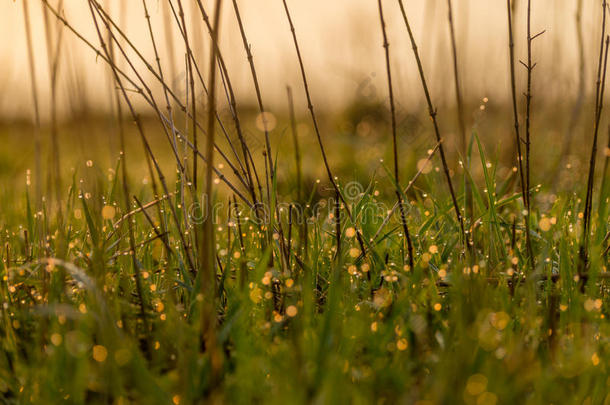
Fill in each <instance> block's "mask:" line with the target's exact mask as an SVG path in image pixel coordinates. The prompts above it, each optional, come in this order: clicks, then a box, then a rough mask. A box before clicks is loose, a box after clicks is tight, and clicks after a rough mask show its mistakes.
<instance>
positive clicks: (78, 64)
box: [0, 0, 600, 120]
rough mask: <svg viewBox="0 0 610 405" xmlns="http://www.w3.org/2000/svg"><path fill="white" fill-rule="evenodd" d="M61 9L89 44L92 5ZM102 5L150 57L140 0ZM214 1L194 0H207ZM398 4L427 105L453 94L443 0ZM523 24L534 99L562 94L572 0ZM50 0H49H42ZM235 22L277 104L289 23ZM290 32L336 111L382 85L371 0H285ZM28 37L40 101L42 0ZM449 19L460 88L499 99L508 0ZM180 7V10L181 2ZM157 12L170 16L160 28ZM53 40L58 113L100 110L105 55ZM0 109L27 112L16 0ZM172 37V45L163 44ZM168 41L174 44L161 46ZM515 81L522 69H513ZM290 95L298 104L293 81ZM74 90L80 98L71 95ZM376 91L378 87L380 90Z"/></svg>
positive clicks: (259, 5)
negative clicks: (416, 52) (421, 71)
mask: <svg viewBox="0 0 610 405" xmlns="http://www.w3.org/2000/svg"><path fill="white" fill-rule="evenodd" d="M63 3H64V5H63V14H64V15H65V17H66V19H67V20H68V21H70V23H72V24H73V25H74V27H75V28H76V29H77V30H78V31H79V32H81V33H82V34H83V35H84V36H85V37H86V38H87V39H89V40H90V41H91V42H92V43H94V44H96V45H97V44H98V41H97V38H96V34H95V31H94V28H93V25H92V23H91V15H90V13H89V9H88V6H87V2H86V1H84V0H68V1H64V2H63ZM101 3H102V4H104V5H105V6H106V7H107V10H109V12H110V14H111V15H112V16H113V17H114V18H115V19H116V21H117V22H118V23H119V24H120V25H121V27H122V28H123V29H124V30H125V32H126V33H127V34H128V35H129V37H130V38H131V39H132V40H133V41H134V43H135V44H136V45H137V46H138V47H139V49H140V50H141V51H142V52H143V53H144V55H146V56H147V57H148V59H149V60H150V61H153V60H154V58H153V53H152V47H151V45H150V41H149V39H148V31H147V28H146V22H145V19H144V12H143V9H142V3H141V2H140V1H135V0H133V1H132V0H130V1H127V0H102V2H101ZM185 3H186V4H185V6H187V12H186V14H187V20H189V21H190V22H189V23H188V24H189V26H190V27H191V33H190V35H191V38H193V41H194V46H193V47H194V49H195V52H196V53H197V55H198V58H199V59H201V60H204V59H205V58H206V56H207V55H208V53H209V46H210V42H209V37H208V34H207V31H206V30H205V27H204V26H203V22H202V21H201V18H200V15H199V12H198V11H197V10H196V9H195V8H194V5H195V4H196V3H195V1H194V0H187V1H186V2H185ZM211 3H212V2H210V1H204V4H206V5H208V6H209V8H210V9H211V8H212V4H211ZM230 3H231V2H230V1H225V4H224V10H223V21H222V28H221V30H222V33H221V43H222V51H223V53H224V55H225V58H226V60H227V66H228V68H229V71H230V72H231V74H232V80H233V82H234V87H235V88H236V89H238V90H237V91H236V95H237V97H238V98H239V99H240V100H243V101H244V102H253V101H254V89H253V86H252V82H251V77H250V72H249V66H248V64H247V61H246V58H245V53H244V50H243V46H242V43H241V38H240V36H239V30H238V26H237V23H236V20H235V15H234V12H233V8H232V5H231V4H230ZM384 3H385V8H386V12H385V13H386V20H387V24H388V32H389V41H390V46H391V52H392V55H391V57H392V64H393V69H394V76H395V80H394V81H395V87H396V92H397V98H398V101H399V102H400V103H401V104H402V105H404V106H406V107H409V108H413V107H414V106H415V107H416V106H417V105H418V103H421V101H422V97H421V96H422V92H421V88H420V85H419V78H418V76H417V74H416V70H415V63H414V59H413V55H412V52H411V48H410V45H409V44H408V37H407V35H406V30H405V27H404V23H403V21H402V17H401V14H400V10H399V8H398V3H397V2H396V1H385V2H384ZM405 3H406V4H405V5H406V8H407V13H408V14H409V17H410V19H411V20H412V21H411V23H412V24H413V26H414V33H415V35H416V38H417V40H418V42H419V47H420V50H421V53H422V58H423V62H424V68H425V69H426V73H427V75H428V77H429V81H430V87H431V91H432V92H433V93H434V95H435V96H436V97H435V98H436V101H437V104H439V105H440V106H443V105H445V104H447V103H449V104H450V103H451V102H452V100H453V98H452V97H447V93H448V89H451V88H452V86H453V75H452V70H451V49H450V42H449V31H448V24H447V15H448V14H447V2H446V1H445V0H410V1H406V2H405ZM532 3H533V4H532V16H533V17H532V30H533V31H534V32H539V31H542V30H546V33H545V34H544V35H543V36H542V37H540V39H538V40H537V41H536V43H535V46H534V58H535V60H536V61H537V62H538V66H539V69H538V71H537V72H536V80H535V86H536V88H539V89H544V90H543V91H540V92H537V91H535V93H537V94H536V98H537V99H538V100H540V99H552V100H553V101H559V102H569V98H570V97H572V96H575V93H576V92H577V87H578V78H579V76H578V69H579V58H578V54H579V47H578V42H577V24H576V19H575V14H576V11H577V8H578V7H579V1H576V0H536V1H533V2H532ZM598 3H599V2H598V1H585V2H584V4H582V35H583V40H584V44H585V47H584V52H585V61H586V65H585V71H586V74H587V79H588V81H587V86H586V90H587V92H591V91H592V90H593V89H594V76H593V73H594V71H595V68H596V64H597V60H596V56H595V55H596V52H597V44H598V41H599V39H598V35H599V30H600V23H599V19H600V7H599V4H598ZM51 4H54V5H56V4H57V1H56V0H55V1H51ZM239 4H240V7H241V11H242V14H243V18H244V21H245V28H246V30H247V33H248V36H249V41H250V43H251V47H252V52H253V54H254V58H255V62H256V66H257V69H258V72H259V75H260V79H261V86H262V87H263V96H264V97H265V101H266V104H267V105H269V108H270V109H282V108H283V107H284V106H285V105H286V103H285V86H286V85H292V86H293V87H294V88H295V89H297V90H300V89H301V81H300V76H299V71H298V65H297V60H296V57H295V52H294V48H293V45H292V39H291V37H290V31H289V29H288V24H287V21H286V18H285V15H284V10H283V6H282V2H281V1H280V0H257V1H243V0H242V1H240V2H239ZM148 5H149V11H150V13H151V18H152V22H153V25H154V27H155V30H156V35H157V40H158V41H159V42H160V44H161V46H160V48H161V49H160V50H161V58H162V62H163V63H164V66H166V69H167V72H168V74H172V75H173V80H172V82H173V84H174V86H176V87H177V88H178V89H179V88H180V87H184V70H185V69H184V52H185V50H184V46H183V44H182V41H181V39H180V38H179V35H178V32H177V30H176V24H175V23H174V22H173V18H172V17H171V16H170V15H169V14H168V13H169V7H168V3H167V1H165V0H162V1H157V0H155V1H149V2H148ZM289 5H290V7H291V8H292V13H293V15H294V20H295V21H294V22H295V26H296V29H297V34H298V35H299V37H300V41H301V42H302V44H301V47H302V52H303V57H304V60H305V63H306V68H307V70H308V73H309V76H310V82H311V83H310V84H311V87H312V91H313V94H314V98H315V102H316V105H318V106H319V107H320V108H324V109H325V110H327V111H328V109H332V110H334V111H340V110H342V109H344V108H345V107H346V106H348V105H350V104H351V103H353V102H354V101H355V100H356V101H360V100H359V99H361V98H362V97H363V94H364V95H367V96H369V97H371V96H374V95H375V94H374V93H371V89H370V87H369V86H371V85H372V86H374V87H375V88H376V89H377V90H378V92H382V91H385V89H386V84H385V70H384V69H385V67H384V59H383V49H382V47H381V43H382V38H381V30H380V27H379V15H378V11H377V2H376V1H373V0H333V1H325V0H309V1H290V2H289ZM28 6H29V10H30V14H31V20H32V21H31V25H32V34H33V42H34V59H35V65H36V76H37V81H38V87H39V89H38V91H39V94H40V95H41V100H45V97H48V93H49V86H48V81H49V73H48V72H49V69H48V63H47V49H46V48H47V46H46V44H47V41H46V39H45V26H44V24H43V17H42V11H41V10H42V7H43V6H42V2H41V1H39V0H29V1H28ZM513 6H514V7H515V21H516V23H515V25H516V27H515V30H516V33H515V34H516V50H517V53H516V55H517V57H519V58H525V57H526V54H525V50H526V49H525V22H526V19H525V12H526V7H527V2H526V1H525V0H515V4H514V5H513ZM453 8H454V19H455V30H456V38H457V45H458V52H459V63H460V68H461V69H460V70H461V74H462V80H463V87H464V97H465V98H467V99H468V100H480V99H482V98H484V97H487V98H489V99H490V100H491V101H492V102H504V101H506V100H507V97H508V96H509V92H508V74H507V73H508V71H507V67H508V57H507V55H508V51H507V41H508V40H507V19H506V2H505V1H500V0H497V1H489V0H454V1H453ZM189 10H190V11H189ZM167 19H169V20H170V22H171V27H169V28H168V27H167V24H164V22H167ZM62 35H63V36H64V38H63V46H62V48H61V50H60V52H61V56H62V57H61V61H60V64H59V73H58V97H59V100H60V101H61V100H64V101H70V100H71V101H70V102H60V103H59V105H60V107H61V108H60V109H61V114H62V115H65V114H69V113H74V112H75V111H72V110H73V109H79V108H80V109H83V108H87V109H91V110H94V111H96V112H100V111H106V110H107V109H108V106H109V102H110V101H111V97H110V91H111V86H110V73H109V70H108V69H107V67H106V66H104V63H102V62H101V61H99V60H97V59H96V55H95V54H94V53H93V52H92V51H91V50H90V49H87V48H86V47H85V46H84V45H83V44H82V42H80V41H79V40H78V39H76V38H75V36H74V35H73V34H72V33H70V32H68V31H67V30H63V34H62ZM0 36H1V38H3V40H2V41H0V90H1V91H0V117H1V118H2V119H5V120H6V119H23V118H29V117H31V114H32V112H31V95H30V77H29V74H28V58H27V47H26V35H25V30H24V18H23V6H22V0H17V1H3V2H0ZM167 45H171V46H167ZM171 48H173V57H170V54H171V53H172V52H170V51H169V49H171ZM518 72H519V74H520V76H519V80H520V81H521V82H523V78H524V75H523V74H524V69H521V68H519V69H518ZM297 94H298V96H299V98H298V99H297V106H299V105H300V106H301V107H303V100H302V99H301V98H300V95H301V92H298V93H297ZM75 95H78V97H79V99H78V100H75ZM380 96H382V95H380ZM41 113H42V115H43V117H44V116H48V103H44V102H42V103H41Z"/></svg>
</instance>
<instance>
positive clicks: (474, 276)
mask: <svg viewBox="0 0 610 405" xmlns="http://www.w3.org/2000/svg"><path fill="white" fill-rule="evenodd" d="M473 140H474V149H475V150H476V149H478V148H477V146H476V144H477V143H478V141H477V138H476V137H475V138H473ZM479 152H480V153H479V156H474V155H473V156H471V157H470V159H471V164H472V166H473V167H474V166H479V167H481V168H482V169H483V173H484V176H483V179H482V180H483V183H482V184H480V185H479V186H478V187H473V189H474V190H475V202H476V205H475V207H476V209H475V217H476V219H477V225H476V226H475V227H474V232H473V234H474V240H475V246H476V250H477V257H476V264H475V265H474V266H468V265H467V263H468V260H470V259H469V258H465V257H463V255H462V254H461V248H460V241H459V236H460V231H459V226H458V224H457V222H456V220H455V217H454V216H453V215H452V211H451V207H452V206H451V201H450V199H449V197H448V195H447V192H446V191H445V189H444V183H443V178H442V177H441V175H442V173H440V172H437V171H435V170H432V171H431V172H429V173H427V174H424V175H422V177H421V178H420V179H419V180H418V181H417V183H416V187H415V188H412V189H411V190H410V191H409V192H408V194H407V195H406V197H407V198H408V200H409V201H410V209H409V212H408V218H409V226H410V229H412V233H413V237H414V248H415V252H416V257H415V268H413V269H409V268H407V267H404V264H403V263H406V259H405V255H406V247H405V242H404V238H403V237H402V235H401V233H400V232H401V230H402V227H401V226H399V223H398V222H397V220H398V214H396V215H395V216H394V217H393V218H392V219H391V220H390V222H389V223H388V225H387V226H386V227H385V228H384V229H383V230H382V232H380V234H379V235H380V236H379V237H378V238H377V240H376V242H375V243H373V242H370V241H369V239H370V238H372V237H373V236H374V234H375V232H376V231H377V229H378V227H379V226H380V225H381V222H382V220H383V219H384V217H385V215H386V210H387V209H389V208H390V207H391V206H392V205H393V200H392V199H391V198H392V197H391V196H392V192H391V190H392V189H393V187H394V185H393V182H392V180H391V178H390V177H383V176H379V179H378V180H374V181H373V182H371V184H370V186H369V185H367V184H365V185H364V186H362V188H361V189H360V190H359V191H361V193H359V194H358V193H356V194H355V195H354V193H352V194H349V195H350V196H351V197H352V198H351V199H350V200H349V203H350V204H351V207H350V208H351V211H352V214H353V218H355V221H356V224H353V223H350V222H349V220H348V218H347V216H346V215H342V218H341V230H342V237H341V239H342V244H341V246H342V249H341V252H339V254H338V255H337V254H336V251H335V250H336V246H337V245H336V235H335V228H336V225H335V222H334V221H332V220H330V219H329V214H330V213H331V212H333V207H332V204H333V201H332V200H331V201H330V202H329V203H328V204H327V205H326V207H325V208H324V209H321V210H320V211H319V213H318V216H316V217H315V218H313V219H310V223H309V224H308V226H307V232H308V235H307V240H308V242H309V243H308V245H307V247H303V248H305V249H306V250H307V253H306V254H305V253H304V251H302V250H301V248H302V243H303V242H302V239H301V237H300V236H299V235H300V234H299V228H300V226H299V225H298V224H296V223H295V224H293V230H292V236H293V238H292V239H293V241H292V247H293V249H292V250H291V252H290V263H289V265H287V264H282V260H285V259H283V258H285V255H284V254H283V253H282V251H281V250H280V249H281V244H280V243H279V238H277V237H276V238H275V239H273V241H274V242H273V243H272V245H271V246H270V247H268V248H267V249H266V250H264V251H263V250H261V235H262V234H261V233H260V232H259V227H258V225H257V224H256V223H255V221H253V220H252V218H253V216H252V215H250V219H249V220H247V219H246V218H245V217H246V215H247V213H246V212H244V213H242V216H241V217H240V220H241V224H240V226H241V229H242V231H243V244H244V249H243V251H242V250H241V247H240V238H239V235H238V233H237V232H238V231H237V224H236V217H235V215H234V214H233V215H232V216H231V219H230V222H229V219H228V217H227V215H226V213H227V207H226V204H225V206H224V207H223V209H222V210H220V211H219V212H220V215H219V217H218V218H217V219H216V221H215V226H216V233H215V234H216V243H217V247H216V251H217V254H218V264H219V266H218V267H217V271H216V276H217V277H216V278H217V281H218V282H217V285H216V287H217V290H218V294H217V297H218V299H217V300H216V303H215V312H216V314H217V321H218V322H217V330H216V338H217V345H218V348H217V350H215V351H214V352H210V351H209V350H205V349H204V348H203V347H202V339H201V337H200V322H199V320H200V316H199V315H198V314H199V310H200V306H199V301H200V298H201V296H200V295H199V294H200V293H199V289H198V288H197V287H196V284H197V283H198V278H197V277H196V276H195V275H194V274H191V273H190V272H189V270H188V268H187V267H186V265H185V260H184V257H185V256H184V255H185V254H186V253H185V250H184V246H182V245H181V243H180V242H179V235H178V230H177V228H176V227H175V226H174V225H171V224H172V221H171V218H170V216H169V210H168V205H167V204H170V203H172V204H175V206H176V208H177V209H178V212H180V213H184V211H182V210H181V207H179V203H178V202H177V200H179V199H177V198H173V199H171V202H170V200H163V201H162V202H160V203H159V206H160V207H161V211H160V212H161V214H162V215H163V216H164V222H165V223H166V224H170V225H169V226H168V228H167V232H168V234H167V242H168V244H169V247H170V248H171V250H168V249H167V248H166V247H165V246H164V244H163V243H162V242H161V239H160V238H158V237H157V236H156V234H155V232H153V230H152V228H151V225H150V223H149V222H148V221H147V219H146V217H145V216H144V215H143V214H142V213H141V212H138V213H134V214H131V215H130V216H129V219H130V220H132V221H133V224H134V230H135V239H136V240H135V242H136V246H137V248H136V251H135V256H136V259H137V262H138V263H139V266H140V267H141V273H142V280H141V281H142V284H143V289H144V295H143V299H144V303H145V308H146V316H147V319H148V325H149V329H148V330H145V328H144V323H143V322H142V318H141V313H140V310H139V302H140V299H139V297H138V294H137V292H136V288H135V278H134V277H135V273H134V268H133V265H132V261H131V259H130V257H129V255H128V252H129V247H128V243H127V236H126V232H127V228H126V226H125V224H126V221H125V220H124V221H121V222H120V223H119V224H118V225H116V224H117V222H118V220H119V218H121V217H122V216H123V215H125V211H124V210H123V209H121V208H120V205H121V204H120V201H122V196H121V192H122V191H121V187H119V186H118V180H117V178H116V177H112V178H109V177H108V176H107V173H105V172H103V171H102V170H101V169H100V168H98V167H97V166H96V165H95V164H94V165H93V167H87V165H84V167H83V168H82V169H81V171H75V173H74V176H73V180H72V184H71V185H70V191H69V193H68V194H67V195H66V196H65V199H64V206H63V213H64V215H63V218H64V224H63V226H62V227H61V228H58V227H57V220H56V218H57V216H56V213H54V209H55V208H54V207H53V206H51V205H49V206H47V205H43V206H42V208H41V210H40V211H39V212H36V210H35V209H34V207H33V196H32V190H31V189H30V188H27V189H26V192H25V193H26V194H25V195H24V196H23V197H22V198H21V199H19V200H20V201H19V202H18V206H19V208H18V209H15V208H13V210H12V212H18V214H14V215H13V216H12V217H11V218H10V219H8V218H6V217H5V218H4V219H3V220H4V221H7V222H6V223H4V225H3V230H2V233H1V237H0V239H1V242H2V246H4V249H3V263H4V266H3V269H2V277H3V278H2V280H3V284H2V287H1V288H0V294H1V300H2V302H3V303H4V305H3V309H2V317H1V320H2V322H1V324H0V325H1V326H0V331H1V333H2V356H1V357H0V363H1V365H2V367H1V369H2V370H3V371H2V372H1V374H0V390H1V392H2V397H3V401H4V402H5V403H62V402H65V403H130V402H135V403H163V404H167V403H171V401H172V400H173V401H174V402H178V401H179V402H180V403H183V404H184V403H192V402H197V400H199V399H201V398H204V397H207V398H214V399H216V400H219V401H224V402H232V403H251V402H264V403H308V402H312V401H321V402H324V403H338V402H339V403H343V402H345V403H347V402H351V403H377V402H379V403H383V402H385V403H397V402H405V403H417V401H420V403H459V402H462V401H463V402H464V403H468V404H493V403H498V404H504V403H506V404H510V403H536V404H537V403H591V404H598V403H599V404H601V403H607V401H608V400H609V399H608V397H607V392H608V390H609V389H610V388H609V386H610V385H609V384H610V379H609V373H608V368H607V367H608V364H609V360H610V354H609V347H608V339H607V336H609V332H610V330H609V328H610V323H609V322H608V320H607V316H608V306H607V299H606V295H607V293H608V291H607V289H608V286H607V273H605V269H606V267H605V266H607V261H603V260H601V259H600V254H601V244H600V243H601V241H600V242H598V243H597V244H594V247H593V250H592V260H593V262H592V266H591V269H592V270H591V278H590V280H589V282H588V285H587V289H586V293H585V294H581V293H580V292H579V283H578V280H575V279H574V277H575V275H576V270H575V269H576V266H577V265H578V253H577V251H578V249H577V247H578V245H579V240H578V235H580V233H579V227H580V222H581V220H580V219H579V216H578V213H579V212H580V211H581V210H582V208H581V204H582V203H581V202H580V200H579V199H578V197H577V196H576V195H575V194H573V193H571V192H568V191H566V192H563V193H559V194H557V195H556V196H555V197H554V199H553V200H552V202H549V203H548V204H547V205H546V206H547V207H548V209H546V210H545V212H535V213H534V214H533V215H532V216H533V218H532V223H535V224H538V223H541V224H542V225H543V228H544V230H542V229H540V226H538V225H536V226H534V227H533V228H532V238H533V241H534V246H535V251H536V252H537V262H538V266H537V269H536V272H535V273H532V272H531V271H530V270H529V268H528V266H527V265H526V256H525V248H524V237H523V232H522V229H521V225H520V224H522V219H521V215H520V214H518V215H517V217H516V223H517V226H516V234H515V235H516V240H514V241H513V240H512V224H513V218H515V213H519V212H520V211H522V210H523V207H522V205H521V200H520V198H518V196H516V195H515V194H514V193H515V191H514V187H511V186H507V185H506V184H505V182H509V183H510V181H511V180H510V179H511V178H512V177H513V176H514V175H513V174H509V176H508V179H507V178H504V179H502V178H498V175H497V170H496V169H497V166H496V164H494V163H493V160H492V162H491V163H489V157H488V156H487V153H486V152H485V150H484V149H483V147H482V146H481V147H480V149H479ZM433 162H434V160H433ZM482 162H484V164H481V163H482ZM114 170H115V172H118V171H119V170H118V168H114ZM380 170H381V172H379V174H382V173H383V172H384V170H383V169H380ZM413 173H414V172H413ZM81 177H83V178H86V179H87V180H86V181H83V182H81V181H79V179H80V178H81ZM133 183H135V182H133ZM339 183H340V184H341V185H342V186H345V185H346V183H344V182H343V181H340V182H339ZM312 184H313V185H314V186H315V183H312ZM350 186H353V184H352V185H350ZM475 186H476V184H475ZM309 187H310V189H309V190H313V188H312V185H311V184H310V186H309ZM318 187H319V185H318ZM282 188H285V189H288V190H289V189H291V188H292V186H290V184H284V185H282ZM462 188H463V187H462ZM180 189H181V187H180V183H179V181H178V182H177V183H176V186H175V190H176V193H178V194H179V192H180ZM380 190H381V191H382V192H380ZM318 193H319V192H315V193H314V194H313V195H316V197H315V200H316V201H318V202H319V201H326V199H328V198H329V197H331V196H328V195H324V194H318ZM136 194H137V196H138V199H139V200H140V201H142V202H143V203H144V204H145V203H147V202H149V201H151V200H152V196H151V191H150V186H140V187H138V188H137V189H136ZM542 194H543V193H542V192H541V193H537V194H535V195H536V197H537V198H541V195H542ZM384 195H388V197H384ZM224 198H225V197H221V195H219V196H218V197H217V202H221V201H223V200H224ZM461 198H462V196H461V195H460V199H461ZM9 203H13V202H12V201H8V200H4V201H3V203H2V204H9ZM312 203H313V202H312ZM329 204H330V205H329ZM105 206H112V207H113V208H114V209H109V208H106V209H105V210H104V207H105ZM380 207H381V208H380ZM135 208H137V206H135V205H134V206H133V207H132V209H135ZM244 211H247V210H244ZM147 213H148V214H149V215H150V217H151V218H153V219H154V221H155V222H156V225H157V226H158V218H157V213H158V211H157V210H156V209H155V208H154V207H151V208H148V209H147ZM181 215H182V214H181ZM309 215H312V214H311V212H310V213H309V214H308V216H309ZM280 217H281V220H282V224H283V225H282V227H283V229H284V232H287V229H288V223H287V222H288V216H287V214H286V212H285V211H284V212H283V213H282V215H281V216H280ZM543 218H548V219H549V221H548V222H547V221H544V223H542V222H541V221H542V219H543ZM182 219H183V218H182V217H181V220H182ZM549 223H551V225H550V228H548V225H549ZM354 225H357V227H358V228H359V229H361V231H362V233H363V236H364V239H365V240H366V241H367V255H366V257H362V256H360V255H359V253H360V247H359V244H358V242H357V241H356V238H355V237H354V232H353V226H354ZM26 233H27V239H26V236H25V235H26ZM601 233H603V232H601ZM189 238H190V237H189ZM189 240H190V241H192V239H189ZM513 245H514V249H513ZM271 253H272V254H273V257H274V262H273V263H274V265H273V267H270V266H269V258H270V254H271ZM60 258H61V259H60ZM244 270H245V272H246V275H245V276H244V277H245V278H246V280H247V282H246V284H245V285H244V286H243V287H242V286H241V285H240V284H241V283H240V277H241V276H242V275H241V272H242V271H244ZM147 342H148V344H149V346H147ZM147 348H148V349H147ZM213 359H214V360H213ZM213 362H217V364H219V375H215V374H216V372H215V371H213V370H214V366H213ZM426 401H429V402H426ZM604 401H606V402H604Z"/></svg>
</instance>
